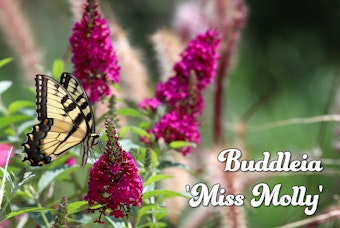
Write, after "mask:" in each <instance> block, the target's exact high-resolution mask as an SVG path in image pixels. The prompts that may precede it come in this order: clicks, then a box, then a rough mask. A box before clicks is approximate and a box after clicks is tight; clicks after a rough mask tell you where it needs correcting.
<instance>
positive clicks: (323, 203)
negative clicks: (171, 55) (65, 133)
mask: <svg viewBox="0 0 340 228" xmlns="http://www.w3.org/2000/svg"><path fill="white" fill-rule="evenodd" d="M179 2H180V1H179V0H176V1H174V0H162V1H152V0H145V1H138V0H116V1H108V0H106V1H104V0H103V1H100V3H101V5H105V6H109V7H111V8H112V11H113V12H114V13H115V15H116V19H117V20H118V22H119V23H120V24H121V25H122V27H123V28H124V29H125V30H126V31H127V32H128V33H129V36H130V39H131V42H132V44H133V45H135V46H137V47H138V48H139V49H141V50H143V51H144V53H145V61H146V63H147V65H148V67H149V69H150V70H151V72H152V75H151V77H152V78H153V79H152V80H153V82H154V84H156V82H157V81H158V79H159V78H158V74H157V72H158V70H157V59H156V57H155V55H154V52H153V50H152V47H151V42H150V41H149V37H150V35H151V34H153V33H154V32H155V31H156V30H157V29H160V28H163V27H171V24H172V20H173V15H174V10H175V7H176V4H177V3H179ZM246 3H247V5H248V8H249V12H248V19H247V22H246V25H245V28H244V30H243V33H242V36H241V42H240V46H239V49H238V52H237V58H236V62H235V64H234V67H233V69H232V71H231V72H230V74H229V76H228V77H229V78H228V80H227V82H226V95H225V106H224V119H225V122H224V123H225V135H224V141H225V143H226V145H228V146H231V147H233V146H237V144H236V142H237V136H236V134H235V124H236V123H237V122H238V121H240V120H242V118H243V117H245V115H246V113H247V118H246V120H245V121H244V124H245V127H246V137H245V140H246V141H245V142H246V147H247V151H248V153H249V154H250V156H252V157H253V158H259V157H260V156H261V154H262V152H264V151H270V152H271V153H272V154H275V153H276V152H277V151H291V152H292V153H293V154H295V155H296V156H298V157H299V155H300V154H302V153H311V154H313V152H315V151H318V153H322V157H323V158H333V159H339V151H338V150H337V149H336V147H335V144H336V142H338V134H337V131H338V130H339V129H340V128H339V126H338V124H336V123H334V122H331V123H314V124H296V125H286V126H282V127H276V128H271V129H267V130H250V127H252V126H255V125H261V124H265V123H270V122H275V121H279V120H285V119H290V118H306V117H312V116H317V115H324V114H336V113H338V112H339V103H340V101H339V94H338V93H336V92H337V91H338V86H339V83H338V82H339V79H338V78H339V72H338V66H339V60H340V52H339V51H340V29H339V25H340V1H338V0H327V1H308V0H299V1H285V0H276V1H266V0H248V1H246ZM21 4H22V5H23V8H24V10H25V14H26V15H27V17H28V18H29V20H30V22H31V25H32V31H33V34H34V38H35V39H36V43H37V44H38V47H39V49H40V50H41V51H42V52H43V54H44V57H43V59H44V62H45V66H46V68H47V69H51V67H52V64H53V61H54V60H55V59H57V58H61V57H62V56H63V55H64V53H65V51H66V49H67V47H68V38H69V36H70V35H71V28H72V25H73V22H72V15H71V11H70V9H69V4H68V3H67V1H52V0H48V1H38V0H32V1H21ZM13 16H15V15H13ZM0 50H1V51H0V59H2V58H5V57H13V58H14V61H13V62H11V63H10V64H8V65H6V66H5V67H4V68H2V69H1V71H0V80H11V81H14V83H15V84H14V86H13V87H12V88H11V89H10V90H9V92H7V93H5V94H4V96H3V99H4V102H5V103H6V104H9V103H10V102H11V101H13V100H16V99H29V100H34V99H35V98H34V94H33V93H31V92H29V91H28V90H27V83H22V82H25V80H24V79H23V75H22V72H21V70H20V67H19V64H18V61H17V59H18V57H17V56H16V54H15V53H14V52H13V51H12V50H11V49H10V48H9V45H8V43H7V41H6V39H5V38H4V36H3V31H1V30H0ZM66 70H69V71H71V70H72V69H71V65H70V64H68V65H67V68H66ZM30 86H33V85H30ZM332 91H333V92H332ZM334 91H335V92H334ZM212 93H213V87H212V86H211V87H210V88H208V89H207V91H206V93H205V97H206V110H205V113H204V116H203V118H202V120H204V121H203V122H202V137H201V138H202V143H201V146H202V147H204V148H209V147H210V146H212V131H213V129H212V113H211V110H212V107H211V104H212V103H213V102H211V101H212V99H213V98H212ZM259 100H260V102H258V101H259ZM255 104H257V105H255ZM251 107H255V108H252V109H251ZM249 110H251V111H249ZM243 120H244V119H243ZM1 138H2V137H1ZM23 140H24V139H23ZM328 168H330V169H332V170H335V171H340V169H339V167H338V166H333V167H329V166H326V165H325V169H326V170H327V169H328ZM261 181H265V182H266V183H271V184H272V185H274V184H277V183H283V185H284V186H285V188H286V191H287V192H290V191H291V189H290V187H291V186H293V185H306V186H308V190H309V191H310V192H308V193H310V194H312V193H313V192H316V191H317V186H318V185H319V184H322V185H324V191H323V193H322V194H321V196H320V203H319V208H318V211H317V213H322V212H323V211H324V210H326V209H328V208H329V207H330V206H331V205H336V204H337V203H338V202H337V200H336V197H337V196H338V195H339V193H340V192H339V187H340V186H339V184H340V179H339V175H338V174H333V175H328V174H327V172H323V173H322V174H315V175H314V174H313V175H303V174H299V175H295V176H294V177H290V176H288V177H275V178H271V179H264V180H259V181H258V183H259V182H261ZM255 184H256V183H255ZM251 188H252V186H250V188H249V189H248V190H247V192H248V194H250V191H251ZM247 200H249V197H248V198H246V201H247ZM245 207H246V209H247V218H248V225H249V227H272V226H278V225H282V224H285V223H288V222H293V221H297V220H299V219H303V218H305V217H306V216H305V215H304V214H303V210H304V208H302V207H295V208H294V207H288V208H285V207H277V208H275V207H270V208H266V207H261V208H257V209H254V208H251V207H250V206H249V205H245ZM268 216H270V218H268ZM328 225H330V227H331V226H333V225H334V226H336V225H339V223H334V222H331V223H329V224H328ZM327 227H328V226H327Z"/></svg>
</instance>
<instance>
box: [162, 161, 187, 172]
mask: <svg viewBox="0 0 340 228" xmlns="http://www.w3.org/2000/svg"><path fill="white" fill-rule="evenodd" d="M173 167H175V168H183V169H186V168H187V167H186V166H185V165H183V164H182V163H179V162H174V161H167V160H165V161H162V162H161V163H160V164H159V165H158V167H157V168H158V169H160V170H162V169H165V168H173Z"/></svg>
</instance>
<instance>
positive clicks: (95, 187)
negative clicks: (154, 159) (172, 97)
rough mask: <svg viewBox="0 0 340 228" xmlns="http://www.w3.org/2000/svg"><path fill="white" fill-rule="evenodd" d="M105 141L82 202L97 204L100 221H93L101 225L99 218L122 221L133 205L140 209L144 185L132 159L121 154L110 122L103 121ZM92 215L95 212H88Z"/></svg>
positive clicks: (92, 169) (121, 151)
mask: <svg viewBox="0 0 340 228" xmlns="http://www.w3.org/2000/svg"><path fill="white" fill-rule="evenodd" d="M105 127H106V133H107V135H108V141H107V143H106V147H105V151H104V153H103V154H102V155H101V156H100V158H99V160H98V161H96V162H95V163H94V164H93V166H92V167H91V169H90V174H89V175H90V180H89V182H88V193H87V195H86V196H85V200H87V201H88V203H89V205H90V206H92V205H93V204H94V203H96V202H97V203H99V204H101V205H102V207H100V208H98V209H96V210H99V213H100V216H99V219H98V220H96V221H95V222H98V223H102V221H101V220H100V219H101V216H102V215H106V211H107V210H108V209H110V210H111V211H110V213H109V214H110V215H111V216H114V217H115V218H122V217H124V216H126V215H127V213H128V211H129V210H130V208H131V207H132V206H138V207H140V206H141V203H142V191H143V183H142V179H141V178H140V176H139V175H138V168H137V164H136V162H135V161H134V159H133V157H132V156H131V155H130V154H129V153H128V152H126V151H124V150H123V149H122V148H121V146H120V145H119V143H118V137H117V136H116V130H115V128H114V126H113V124H112V122H111V121H110V120H108V119H106V121H105ZM90 212H94V210H92V209H91V210H90Z"/></svg>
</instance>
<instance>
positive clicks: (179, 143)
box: [169, 141, 196, 149]
mask: <svg viewBox="0 0 340 228" xmlns="http://www.w3.org/2000/svg"><path fill="white" fill-rule="evenodd" d="M195 145H196V144H195V143H192V142H186V141H173V142H171V143H170V144H169V147H170V148H172V149H179V148H182V147H185V146H192V147H194V146H195Z"/></svg>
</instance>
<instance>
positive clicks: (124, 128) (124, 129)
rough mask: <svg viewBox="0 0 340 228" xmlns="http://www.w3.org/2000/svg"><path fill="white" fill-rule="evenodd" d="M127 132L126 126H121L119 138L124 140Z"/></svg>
mask: <svg viewBox="0 0 340 228" xmlns="http://www.w3.org/2000/svg"><path fill="white" fill-rule="evenodd" d="M128 130H129V127H128V126H123V127H122V128H121V129H120V131H119V133H118V136H119V138H124V136H125V134H126V132H127V131H128Z"/></svg>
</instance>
